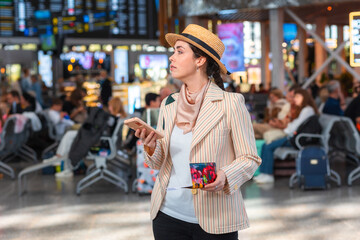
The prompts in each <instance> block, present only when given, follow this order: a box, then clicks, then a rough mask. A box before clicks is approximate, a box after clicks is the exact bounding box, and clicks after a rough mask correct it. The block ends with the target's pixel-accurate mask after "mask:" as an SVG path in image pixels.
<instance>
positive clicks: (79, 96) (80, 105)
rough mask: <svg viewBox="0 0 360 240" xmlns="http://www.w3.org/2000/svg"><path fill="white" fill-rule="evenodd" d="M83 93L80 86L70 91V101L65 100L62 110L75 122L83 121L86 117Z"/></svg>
mask: <svg viewBox="0 0 360 240" xmlns="http://www.w3.org/2000/svg"><path fill="white" fill-rule="evenodd" d="M85 95H86V94H85V93H84V91H83V90H82V89H81V88H76V89H75V90H74V91H72V92H71V95H70V101H65V102H64V105H63V111H64V112H67V113H68V115H69V116H70V119H71V120H73V121H74V122H76V123H83V122H84V121H85V119H86V118H87V112H86V107H85V104H84V102H83V98H84V97H85Z"/></svg>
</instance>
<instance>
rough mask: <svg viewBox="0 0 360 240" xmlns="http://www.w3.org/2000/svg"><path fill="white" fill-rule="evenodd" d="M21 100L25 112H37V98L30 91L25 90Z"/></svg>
mask: <svg viewBox="0 0 360 240" xmlns="http://www.w3.org/2000/svg"><path fill="white" fill-rule="evenodd" d="M20 101H21V106H22V111H23V112H35V109H36V100H35V97H33V96H32V95H31V94H30V93H28V92H23V94H22V96H21V100H20Z"/></svg>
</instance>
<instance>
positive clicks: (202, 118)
mask: <svg viewBox="0 0 360 240" xmlns="http://www.w3.org/2000/svg"><path fill="white" fill-rule="evenodd" d="M223 97H224V95H223V91H222V90H221V89H220V88H219V87H218V86H217V85H216V84H215V83H213V82H212V83H211V84H210V86H209V89H208V91H207V93H206V95H205V98H204V102H203V103H202V106H201V109H200V112H199V116H198V118H197V120H196V124H195V128H194V130H193V137H192V143H191V149H193V148H194V147H195V145H196V144H198V143H199V142H200V141H201V139H203V138H204V137H205V136H206V135H207V134H208V133H209V132H210V130H211V129H212V128H213V127H214V126H215V125H216V124H217V123H218V122H219V121H220V119H221V118H222V117H223V115H224V112H223V111H222V110H220V109H219V108H217V107H216V105H215V104H214V101H221V100H223Z"/></svg>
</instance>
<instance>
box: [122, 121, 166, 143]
mask: <svg viewBox="0 0 360 240" xmlns="http://www.w3.org/2000/svg"><path fill="white" fill-rule="evenodd" d="M124 123H125V125H127V126H128V127H129V128H131V129H133V130H135V131H136V130H138V129H142V128H145V129H146V136H148V135H149V134H150V133H151V132H152V131H153V132H155V135H156V139H160V138H163V137H164V134H163V133H161V132H159V131H156V130H155V129H154V128H153V127H151V126H150V125H149V124H147V123H146V122H144V121H143V120H141V119H140V118H137V117H134V118H130V119H127V120H125V122H124Z"/></svg>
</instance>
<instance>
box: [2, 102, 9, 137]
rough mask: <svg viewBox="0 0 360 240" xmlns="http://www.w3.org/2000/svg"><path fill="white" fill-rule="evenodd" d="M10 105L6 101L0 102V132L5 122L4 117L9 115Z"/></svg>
mask: <svg viewBox="0 0 360 240" xmlns="http://www.w3.org/2000/svg"><path fill="white" fill-rule="evenodd" d="M9 111H10V107H9V104H7V103H6V102H0V133H1V132H2V128H3V126H4V124H5V121H6V119H7V118H8V116H9Z"/></svg>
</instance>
